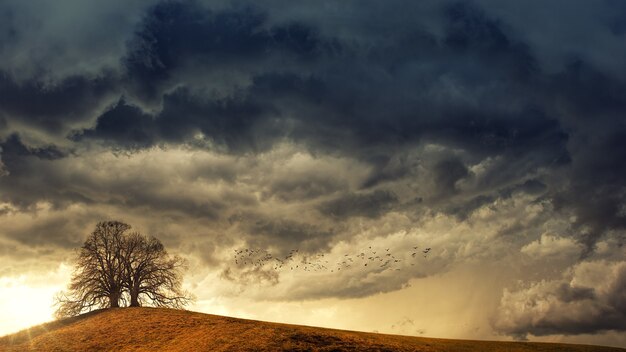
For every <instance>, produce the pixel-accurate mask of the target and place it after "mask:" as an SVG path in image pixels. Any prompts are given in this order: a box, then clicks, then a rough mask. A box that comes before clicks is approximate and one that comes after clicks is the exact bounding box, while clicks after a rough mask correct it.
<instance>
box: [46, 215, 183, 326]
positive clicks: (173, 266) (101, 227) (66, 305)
mask: <svg viewBox="0 0 626 352" xmlns="http://www.w3.org/2000/svg"><path fill="white" fill-rule="evenodd" d="M129 229H130V226H129V225H127V224H125V223H122V222H119V221H106V222H100V223H98V224H97V225H96V229H95V230H94V231H93V232H92V233H91V235H90V236H89V237H88V238H87V240H86V241H85V244H83V246H82V247H81V248H80V250H79V252H78V255H77V259H76V267H75V270H74V273H73V275H72V279H71V282H70V285H69V286H68V292H61V293H59V294H58V295H57V297H56V304H57V312H56V315H57V317H68V316H74V315H78V314H80V313H83V312H88V311H91V310H93V309H95V308H107V307H111V308H114V307H120V306H124V305H126V304H127V303H129V302H130V305H131V306H140V305H141V304H142V303H145V304H148V305H154V306H157V307H172V308H182V307H183V306H184V305H186V304H187V303H189V302H190V300H191V296H190V295H189V294H188V293H186V292H184V291H182V290H181V282H182V269H183V268H184V261H183V260H182V258H180V257H178V256H169V255H168V253H167V251H166V250H165V248H164V247H163V244H162V243H161V242H160V241H159V240H158V239H156V238H154V237H151V238H147V237H146V236H144V235H142V234H139V233H136V232H135V233H130V234H127V233H126V232H127V231H128V230H129ZM120 302H121V304H120Z"/></svg>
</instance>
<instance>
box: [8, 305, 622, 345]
mask: <svg viewBox="0 0 626 352" xmlns="http://www.w3.org/2000/svg"><path fill="white" fill-rule="evenodd" d="M282 350H286V351H534V352H537V351H626V350H624V349H618V348H608V347H595V346H582V345H564V344H544V343H518V342H487V341H468V340H447V339H432V338H422V337H408V336H397V335H384V334H374V333H364V332H354V331H343V330H333V329H324V328H315V327H307V326H298V325H287V324H276V323H267V322H261V321H254V320H245V319H235V318H229V317H223V316H217V315H209V314H202V313H195V312H188V311H180V310H171V309H156V308H119V309H107V310H101V311H97V312H92V313H88V314H84V315H81V316H79V317H75V318H71V319H66V320H63V321H57V322H52V323H48V324H43V325H40V326H36V327H33V328H31V329H28V330H24V331H21V332H19V333H16V334H13V335H8V336H4V337H2V338H0V351H64V352H65V351H67V352H70V351H282Z"/></svg>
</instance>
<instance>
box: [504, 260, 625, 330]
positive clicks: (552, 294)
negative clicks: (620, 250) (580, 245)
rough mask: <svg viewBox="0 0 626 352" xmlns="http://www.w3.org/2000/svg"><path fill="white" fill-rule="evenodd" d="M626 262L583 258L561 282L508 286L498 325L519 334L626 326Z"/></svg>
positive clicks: (614, 328)
mask: <svg viewBox="0 0 626 352" xmlns="http://www.w3.org/2000/svg"><path fill="white" fill-rule="evenodd" d="M625 284H626V262H623V261H622V262H607V261H585V262H581V263H579V264H577V265H575V266H574V267H573V268H572V269H571V271H569V272H568V273H567V275H565V277H563V278H562V279H560V280H543V281H540V282H536V283H532V284H530V285H529V286H528V287H526V288H522V289H520V290H514V291H509V290H505V291H504V295H503V296H502V300H501V302H500V310H499V312H498V316H497V319H496V320H495V323H494V326H495V328H496V329H497V330H499V331H501V332H503V333H506V334H511V335H514V336H517V337H524V336H526V335H527V334H532V335H536V336H540V335H552V334H566V335H570V334H571V335H575V334H593V333H598V332H602V331H607V330H615V331H624V330H626V316H625V315H624V307H626V296H624V292H625V288H626V286H625Z"/></svg>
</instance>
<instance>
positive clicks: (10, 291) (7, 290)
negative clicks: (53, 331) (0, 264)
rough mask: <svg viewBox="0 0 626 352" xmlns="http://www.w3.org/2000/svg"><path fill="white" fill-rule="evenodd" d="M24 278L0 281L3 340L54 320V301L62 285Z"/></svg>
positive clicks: (10, 278) (51, 281) (7, 278)
mask: <svg viewBox="0 0 626 352" xmlns="http://www.w3.org/2000/svg"><path fill="white" fill-rule="evenodd" d="M54 281H56V280H50V281H49V282H33V281H32V280H30V279H27V278H26V277H25V276H18V277H0V312H2V314H0V336H2V335H6V334H10V333H13V332H16V331H19V330H22V329H24V328H27V327H30V326H33V325H38V324H41V323H44V322H47V321H50V320H52V319H53V313H54V307H53V299H54V295H55V293H56V292H58V291H60V290H61V289H62V288H63V285H62V284H59V283H57V282H54Z"/></svg>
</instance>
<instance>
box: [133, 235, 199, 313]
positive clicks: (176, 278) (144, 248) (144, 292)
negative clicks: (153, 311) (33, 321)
mask: <svg viewBox="0 0 626 352" xmlns="http://www.w3.org/2000/svg"><path fill="white" fill-rule="evenodd" d="M122 258H123V264H124V281H123V285H124V288H125V289H126V290H127V292H128V295H129V296H130V306H131V307H139V306H141V305H142V303H144V302H146V301H147V302H148V303H149V304H151V305H153V306H157V307H172V308H182V307H183V306H185V305H186V304H187V303H189V300H190V296H189V294H187V293H186V292H183V291H182V290H181V277H182V275H181V271H182V269H184V261H183V260H182V258H180V257H179V256H169V255H168V254H167V251H166V250H165V247H164V246H163V244H162V243H161V241H159V240H158V239H156V238H154V237H150V238H148V237H146V236H145V235H142V234H140V233H138V232H134V233H131V234H130V235H128V237H126V241H125V246H124V251H123V254H122Z"/></svg>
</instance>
